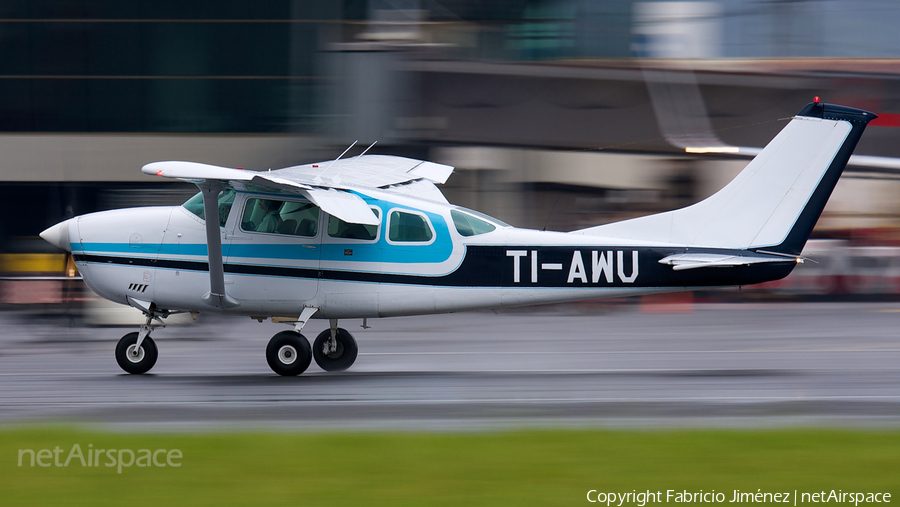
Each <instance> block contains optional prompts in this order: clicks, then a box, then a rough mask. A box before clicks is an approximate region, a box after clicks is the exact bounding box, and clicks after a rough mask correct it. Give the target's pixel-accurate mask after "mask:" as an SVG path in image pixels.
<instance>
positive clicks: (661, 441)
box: [0, 427, 900, 507]
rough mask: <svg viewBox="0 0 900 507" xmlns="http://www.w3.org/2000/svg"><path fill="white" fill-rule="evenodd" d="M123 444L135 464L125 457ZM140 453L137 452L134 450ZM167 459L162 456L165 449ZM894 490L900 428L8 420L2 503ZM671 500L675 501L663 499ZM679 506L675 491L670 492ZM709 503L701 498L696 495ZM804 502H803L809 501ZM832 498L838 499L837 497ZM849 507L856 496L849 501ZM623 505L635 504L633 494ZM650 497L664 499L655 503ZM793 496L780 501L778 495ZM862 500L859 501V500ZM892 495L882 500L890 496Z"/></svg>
mask: <svg viewBox="0 0 900 507" xmlns="http://www.w3.org/2000/svg"><path fill="white" fill-rule="evenodd" d="M76 444H77V445H78V446H79V448H80V449H81V451H82V454H83V455H84V457H85V460H86V459H87V455H88V451H89V450H90V451H91V452H92V453H93V452H94V451H96V450H97V449H105V450H109V449H116V450H117V451H118V450H122V449H128V450H132V451H133V452H134V453H135V454H136V455H138V456H139V455H140V450H142V449H147V450H149V451H155V450H157V449H165V450H167V451H169V450H173V449H177V450H179V451H180V452H181V454H182V456H183V457H182V458H180V459H174V460H173V463H180V464H181V466H179V467H173V466H165V467H162V466H152V465H151V466H145V467H138V466H137V465H136V464H132V465H131V466H128V467H123V468H122V472H121V473H119V472H118V465H114V466H107V465H108V464H109V462H110V460H111V458H110V457H109V454H103V455H102V456H101V459H100V461H99V465H100V466H83V465H82V463H81V462H80V461H79V460H78V458H77V456H75V457H73V459H72V460H70V463H69V465H68V466H56V465H55V463H53V462H54V461H55V458H53V459H49V460H48V459H46V454H45V455H44V456H45V459H43V462H44V463H45V464H46V463H50V466H47V467H41V466H38V464H37V462H35V465H34V466H32V465H31V464H30V455H29V454H27V453H26V454H24V455H23V463H22V466H19V453H20V450H22V449H31V450H33V451H35V454H37V452H38V451H39V450H41V449H48V450H50V452H51V453H52V452H53V450H54V449H55V448H56V447H59V448H60V449H61V452H60V453H59V456H60V460H59V461H60V462H61V463H62V462H64V461H65V460H66V458H67V456H68V454H69V453H71V452H72V450H73V448H74V447H73V446H74V445H76ZM112 454H116V455H117V456H118V457H117V458H116V459H117V460H118V459H120V458H121V459H122V460H123V462H124V461H127V458H128V456H127V453H126V454H125V455H118V453H112ZM136 457H137V456H136ZM156 458H157V463H164V462H165V454H157V456H156ZM592 489H594V490H598V491H607V492H620V493H624V492H633V491H636V492H641V491H645V490H651V491H662V493H663V496H665V495H666V490H670V489H671V490H675V491H678V492H680V491H684V490H687V491H688V492H699V491H700V490H703V491H704V492H710V491H712V490H715V491H716V492H721V493H724V494H725V502H724V503H729V502H728V500H731V499H732V496H733V490H735V489H738V490H741V491H744V492H754V493H755V492H757V490H761V491H762V492H791V493H792V495H791V497H790V501H789V504H793V492H794V491H795V490H797V491H799V492H801V493H802V492H819V491H825V492H826V493H827V492H830V491H831V490H836V491H838V490H840V491H842V492H849V491H853V492H863V493H866V492H882V493H884V492H889V493H891V495H892V498H891V503H897V502H900V432H896V431H853V430H820V429H812V430H799V429H790V430H665V431H625V430H534V431H504V432H483V433H379V432H372V433H338V432H334V433H328V432H326V433H294V432H269V433H247V432H234V433H208V434H197V433H159V434H155V433H108V432H98V431H90V430H81V429H77V428H70V427H38V428H30V429H25V428H22V429H5V430H0V504H2V505H91V506H103V505H129V506H132V507H133V506H144V505H146V506H151V505H152V506H157V505H189V506H195V505H196V506H205V505H210V506H212V505H216V506H219V505H253V506H256V505H268V506H278V505H285V506H297V505H304V506H306V505H310V506H318V505H321V506H335V505H353V506H360V505H366V506H380V505H390V506H405V505H409V506H419V505H437V506H451V505H465V506H475V505H491V506H494V505H516V506H524V505H541V506H545V505H597V504H591V503H589V502H588V501H587V498H586V494H587V492H588V491H589V490H592ZM661 500H665V498H662V499H661ZM667 503H673V501H672V499H669V502H667ZM692 503H700V502H692ZM801 503H802V502H799V503H798V505H800V504H801ZM830 503H831V504H834V503H835V502H830ZM843 504H844V505H846V502H844V503H843ZM623 505H638V503H637V502H634V501H631V502H628V501H626V502H624V503H623ZM647 505H655V504H654V503H652V502H651V503H648V504H647ZM782 505H783V504H782ZM850 505H853V503H850ZM882 505H884V504H882Z"/></svg>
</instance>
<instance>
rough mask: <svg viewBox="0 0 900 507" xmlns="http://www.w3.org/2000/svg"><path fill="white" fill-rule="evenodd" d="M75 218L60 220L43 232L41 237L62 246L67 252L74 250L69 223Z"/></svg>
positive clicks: (59, 246) (52, 243) (56, 245)
mask: <svg viewBox="0 0 900 507" xmlns="http://www.w3.org/2000/svg"><path fill="white" fill-rule="evenodd" d="M72 220H73V219H71V218H70V219H69V220H65V221H63V222H60V223H58V224H56V225H54V226H53V227H50V228H48V229H47V230H45V231H44V232H42V233H41V238H43V239H44V241H46V242H47V243H50V244H51V245H53V246H55V247H57V248H62V249H63V250H65V251H67V252H71V251H72V245H71V243H69V224H70V223H71V222H72Z"/></svg>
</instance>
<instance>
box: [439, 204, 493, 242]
mask: <svg viewBox="0 0 900 507" xmlns="http://www.w3.org/2000/svg"><path fill="white" fill-rule="evenodd" d="M450 216H451V217H452V218H453V225H454V226H456V231H457V232H459V234H460V236H465V237H469V236H477V235H479V234H485V233H488V232H491V231H493V230H495V229H497V227H496V226H495V225H494V224H492V223H490V222H486V221H484V220H482V219H480V218H476V217H474V216H472V215H470V214H468V213H463V212H462V211H459V210H455V209H453V210H450Z"/></svg>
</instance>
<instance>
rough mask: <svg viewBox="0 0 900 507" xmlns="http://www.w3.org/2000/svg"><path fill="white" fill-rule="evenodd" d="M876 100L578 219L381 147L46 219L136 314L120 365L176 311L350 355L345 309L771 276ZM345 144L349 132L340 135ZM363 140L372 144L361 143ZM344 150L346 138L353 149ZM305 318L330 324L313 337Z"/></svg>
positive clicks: (276, 363)
mask: <svg viewBox="0 0 900 507" xmlns="http://www.w3.org/2000/svg"><path fill="white" fill-rule="evenodd" d="M876 117H877V115H876V114H874V113H871V112H868V111H864V110H861V109H855V108H851V107H846V106H841V105H835V104H826V103H824V102H820V101H819V100H818V97H816V99H815V100H814V101H813V102H810V103H809V104H807V105H806V106H805V107H804V108H803V109H802V110H801V111H800V112H799V113H798V114H797V115H796V116H794V117H793V118H792V119H791V120H790V121H789V122H788V123H787V125H786V126H785V127H784V129H783V130H782V131H781V132H780V133H779V134H778V135H776V136H775V138H774V139H772V141H771V142H769V144H768V145H767V146H766V147H765V148H763V149H762V150H761V151H760V152H759V154H757V155H756V156H755V157H754V158H753V159H752V160H751V161H750V162H749V164H748V165H747V166H746V168H745V169H743V171H742V172H740V173H739V174H738V176H737V177H735V179H734V180H732V181H731V182H730V183H729V184H727V185H726V186H725V187H723V188H722V189H721V190H719V191H718V192H717V193H715V194H713V195H712V196H710V197H708V198H707V199H705V200H702V201H700V202H698V203H696V204H693V205H690V206H687V207H685V208H681V209H676V210H673V211H667V212H664V213H659V214H654V215H649V216H644V217H639V218H634V219H630V220H624V221H621V222H616V223H610V224H606V225H599V226H595V227H590V228H587V229H581V230H576V231H571V232H552V231H538V230H529V229H519V228H515V227H512V226H510V225H508V224H506V223H504V222H502V221H500V220H497V219H496V218H492V217H490V216H487V215H484V214H482V213H479V212H477V211H473V210H470V209H466V208H463V207H460V206H454V205H452V204H450V203H449V202H448V201H447V200H446V198H445V197H444V196H443V194H442V193H441V192H440V190H439V189H438V188H437V186H436V184H442V183H445V182H446V180H447V178H448V177H449V176H450V175H451V173H452V171H453V167H450V166H447V165H443V164H438V163H434V162H427V161H421V160H413V159H409V158H403V157H396V156H388V155H366V152H367V151H368V148H367V149H366V151H364V152H363V153H361V154H360V155H358V156H356V157H352V158H346V159H345V158H342V157H343V155H344V154H346V153H347V150H345V151H344V153H342V154H341V156H339V157H338V158H336V159H334V160H331V161H326V162H319V163H314V164H306V165H299V166H294V167H288V168H284V169H278V170H269V171H251V170H244V169H241V168H226V167H217V166H212V165H206V164H200V163H194V162H179V161H168V162H155V163H150V164H147V165H145V166H144V167H143V168H142V171H143V172H144V173H146V174H149V175H156V176H160V177H165V178H178V179H181V180H186V181H190V182H193V183H195V184H196V185H197V186H198V187H199V190H200V192H199V193H198V194H196V195H195V196H194V197H192V198H191V199H189V200H188V201H187V202H185V203H184V204H183V205H181V206H170V207H143V208H130V209H120V210H112V211H103V212H99V213H91V214H87V215H82V216H78V217H74V218H71V219H68V220H66V221H63V222H60V223H58V224H56V225H54V226H52V227H50V228H48V229H47V230H45V231H43V232H42V233H41V237H42V238H44V239H45V240H46V241H48V242H49V243H51V244H53V245H55V246H57V247H59V248H62V249H65V250H67V251H69V252H71V254H72V256H73V258H74V262H75V265H76V266H77V268H78V271H79V272H80V274H81V275H82V277H83V279H84V282H85V283H86V284H87V286H88V287H89V288H90V289H91V290H93V291H94V292H95V293H97V294H98V295H100V296H102V297H104V298H106V299H109V300H111V301H114V302H117V303H121V304H125V305H129V306H132V307H134V308H137V309H138V310H140V311H141V312H143V314H144V316H145V318H146V321H145V322H144V324H143V325H141V327H140V329H139V330H138V331H136V332H131V333H128V334H126V335H125V336H123V337H122V338H121V340H119V342H118V344H117V346H116V351H115V356H116V361H117V362H118V364H119V366H120V367H121V368H122V369H123V370H124V371H126V372H128V373H132V374H141V373H145V372H147V371H149V370H150V369H151V368H152V367H153V366H154V364H155V363H156V360H157V357H158V349H157V346H156V344H155V343H154V341H153V339H152V338H151V337H150V334H151V331H153V330H154V329H155V328H157V327H159V325H162V326H164V325H165V322H164V320H163V319H165V318H166V317H168V316H170V315H173V314H176V313H186V312H190V313H191V314H192V315H194V316H196V314H197V313H199V312H207V311H208V312H218V313H223V314H230V315H244V316H249V317H251V318H253V319H257V320H259V321H260V322H262V321H263V320H265V319H271V321H272V322H278V323H285V324H288V325H289V326H291V328H290V329H288V330H285V331H282V332H279V333H277V334H275V335H274V336H273V337H272V338H271V339H270V340H269V343H268V346H267V347H266V360H267V362H268V364H269V366H270V367H271V369H272V370H273V371H274V372H275V373H277V374H279V375H284V376H293V375H299V374H301V373H303V372H304V371H306V369H307V368H308V367H309V365H310V363H311V361H312V360H313V359H314V360H315V362H316V364H318V365H319V367H321V368H322V369H323V370H325V371H340V370H346V369H347V368H349V367H350V366H351V365H353V363H354V362H355V360H356V358H357V355H358V350H359V349H358V345H357V342H356V339H355V338H354V337H353V336H352V335H351V334H350V333H349V332H348V331H347V330H346V329H344V328H341V327H338V322H339V320H340V319H363V327H366V325H367V324H366V322H367V319H369V318H377V317H390V316H402V315H427V314H436V313H450V312H462V311H469V310H483V309H500V308H507V307H514V306H523V305H533V304H542V303H559V302H567V301H577V300H590V299H599V298H610V297H621V296H630V295H639V294H651V293H661V292H674V291H686V290H693V289H697V288H702V287H713V286H743V285H750V284H755V283H761V282H766V281H771V280H777V279H781V278H783V277H785V276H787V275H788V274H789V273H790V272H791V271H792V270H793V269H794V267H795V266H796V265H797V264H799V263H802V262H803V261H804V258H803V257H802V256H801V251H802V250H803V246H804V244H805V243H806V241H807V239H808V238H809V236H810V233H811V232H812V230H813V226H814V225H815V223H816V221H817V220H818V218H819V216H820V215H821V213H822V209H823V208H824V207H825V203H826V202H827V201H828V198H829V197H830V195H831V193H832V190H833V189H834V187H835V185H836V184H837V181H838V178H839V177H840V176H841V173H842V171H843V170H844V168H845V166H846V165H847V162H848V160H849V158H850V156H851V154H852V153H853V150H854V149H855V147H856V144H857V142H858V141H859V139H860V136H861V135H862V133H863V131H864V130H865V127H866V125H867V124H868V123H869V122H870V121H871V120H873V119H875V118H876ZM351 147H352V145H351ZM370 148H371V146H370ZM348 150H349V148H348ZM311 318H317V319H328V321H329V327H328V329H326V330H324V331H323V332H322V333H321V334H319V335H318V336H317V337H316V338H315V340H314V341H313V343H312V345H311V344H310V342H309V340H307V338H306V337H305V336H303V334H301V331H302V330H303V327H304V326H305V325H306V323H307V321H309V319H311Z"/></svg>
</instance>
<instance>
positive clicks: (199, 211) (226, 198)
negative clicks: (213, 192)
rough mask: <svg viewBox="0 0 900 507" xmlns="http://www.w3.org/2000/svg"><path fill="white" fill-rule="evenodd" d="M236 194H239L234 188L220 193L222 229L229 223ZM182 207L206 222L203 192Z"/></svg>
mask: <svg viewBox="0 0 900 507" xmlns="http://www.w3.org/2000/svg"><path fill="white" fill-rule="evenodd" d="M236 194H237V192H235V191H234V189H233V188H226V189H225V190H222V191H221V192H219V199H218V202H219V226H220V227H225V222H227V221H228V215H230V214H231V206H232V205H233V204H234V196H235V195H236ZM182 206H183V207H184V209H186V210H188V211H190V212H191V213H193V214H195V215H197V216H198V217H200V219H201V220H206V213H205V212H204V211H203V192H198V193H197V194H196V195H195V196H194V197H191V198H190V199H188V200H187V201H186V202H185V203H184V204H182Z"/></svg>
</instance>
